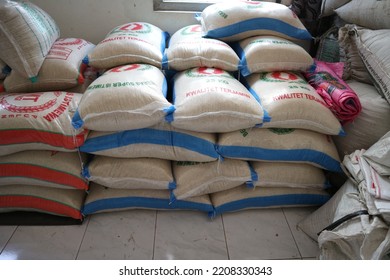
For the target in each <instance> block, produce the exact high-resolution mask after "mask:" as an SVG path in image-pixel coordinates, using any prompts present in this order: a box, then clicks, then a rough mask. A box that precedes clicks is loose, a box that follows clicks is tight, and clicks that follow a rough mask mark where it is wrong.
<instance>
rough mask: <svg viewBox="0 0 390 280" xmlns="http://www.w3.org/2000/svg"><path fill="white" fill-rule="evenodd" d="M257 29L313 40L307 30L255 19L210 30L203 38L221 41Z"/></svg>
mask: <svg viewBox="0 0 390 280" xmlns="http://www.w3.org/2000/svg"><path fill="white" fill-rule="evenodd" d="M257 29H261V30H270V31H275V32H279V33H281V34H285V35H287V36H289V37H292V38H296V39H301V40H311V39H312V36H311V35H310V33H309V32H308V31H307V30H306V29H300V28H297V27H295V26H292V25H290V24H288V23H286V22H284V21H281V20H278V19H274V18H253V19H248V20H244V21H240V22H237V23H234V24H231V25H228V26H224V27H220V28H216V29H213V30H209V31H207V33H206V34H205V35H204V36H203V37H209V38H216V39H219V38H225V37H230V36H234V35H237V34H241V33H244V32H247V31H252V30H257ZM259 35H260V34H259Z"/></svg>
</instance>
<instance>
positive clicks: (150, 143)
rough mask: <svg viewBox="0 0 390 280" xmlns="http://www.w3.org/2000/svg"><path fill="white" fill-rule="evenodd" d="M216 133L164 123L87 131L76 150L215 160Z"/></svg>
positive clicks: (123, 155)
mask: <svg viewBox="0 0 390 280" xmlns="http://www.w3.org/2000/svg"><path fill="white" fill-rule="evenodd" d="M216 141H217V135H216V134H215V133H202V132H195V131H189V130H182V129H178V128H174V127H172V126H171V125H169V124H168V123H161V124H158V125H155V126H152V127H148V128H142V129H134V130H126V131H118V132H99V131H91V133H89V135H88V138H87V140H86V141H85V143H84V145H83V146H82V147H80V150H81V151H83V152H86V153H90V154H95V155H103V156H108V157H116V158H139V157H152V158H160V159H168V160H175V161H197V162H209V161H214V160H217V159H218V157H219V155H218V153H217V151H216V150H215V145H216Z"/></svg>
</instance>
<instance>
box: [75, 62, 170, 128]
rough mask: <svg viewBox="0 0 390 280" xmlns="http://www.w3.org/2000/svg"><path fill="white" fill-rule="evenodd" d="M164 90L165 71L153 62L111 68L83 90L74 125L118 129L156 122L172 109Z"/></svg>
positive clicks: (76, 126) (165, 84)
mask: <svg viewBox="0 0 390 280" xmlns="http://www.w3.org/2000/svg"><path fill="white" fill-rule="evenodd" d="M166 92H167V83H166V80H165V77H164V74H163V73H162V72H161V70H159V69H158V68H156V67H154V66H152V65H147V64H130V65H123V66H119V67H116V68H113V69H110V70H109V71H107V72H105V73H104V74H103V75H102V76H100V77H99V78H97V79H96V80H95V81H94V82H93V83H92V84H91V85H90V86H89V87H88V89H87V91H86V92H85V93H84V94H83V98H82V100H81V102H80V106H79V108H78V109H77V112H76V114H75V116H74V117H73V122H72V123H73V126H74V127H75V128H80V127H85V128H88V129H91V130H97V131H120V130H128V129H137V128H144V127H148V126H152V125H155V124H157V123H159V122H161V121H163V120H164V117H165V115H166V114H167V113H169V112H170V111H172V110H173V106H172V104H170V103H169V102H168V101H167V99H166V98H165V96H166Z"/></svg>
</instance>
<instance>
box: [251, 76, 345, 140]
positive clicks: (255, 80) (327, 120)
mask: <svg viewBox="0 0 390 280" xmlns="http://www.w3.org/2000/svg"><path fill="white" fill-rule="evenodd" d="M245 83H246V84H247V87H248V88H249V90H250V91H251V92H253V93H254V94H256V95H257V96H258V97H259V99H260V102H261V104H262V106H263V108H264V110H266V111H267V113H268V115H269V117H270V119H271V120H270V121H269V122H266V123H264V124H263V125H262V127H277V128H299V129H307V130H313V131H316V132H320V133H324V134H329V135H339V134H343V130H342V127H341V124H340V122H339V121H338V120H337V118H336V117H335V116H334V114H333V113H332V111H330V110H329V109H328V108H327V106H326V103H325V102H324V100H323V99H322V97H321V96H320V95H319V94H318V93H317V92H316V90H315V89H314V88H313V87H312V86H311V85H309V84H308V82H307V81H306V80H305V79H304V78H303V77H302V76H301V75H299V74H298V73H294V72H279V71H277V72H264V73H259V74H252V75H250V76H248V77H246V78H245Z"/></svg>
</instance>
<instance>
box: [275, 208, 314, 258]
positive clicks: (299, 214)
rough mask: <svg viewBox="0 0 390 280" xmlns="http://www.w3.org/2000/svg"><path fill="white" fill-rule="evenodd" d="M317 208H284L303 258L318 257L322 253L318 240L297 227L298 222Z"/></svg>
mask: <svg viewBox="0 0 390 280" xmlns="http://www.w3.org/2000/svg"><path fill="white" fill-rule="evenodd" d="M316 209H317V208H314V207H300V208H283V211H284V214H285V216H286V219H287V222H288V224H289V225H290V229H291V232H292V234H293V236H294V239H295V242H296V243H297V246H298V249H299V252H300V253H301V256H302V257H303V258H316V257H317V256H318V255H319V253H320V249H319V247H318V244H317V242H315V241H314V240H313V239H311V238H310V237H309V236H307V235H306V234H305V233H304V232H303V231H302V230H300V229H299V228H298V227H297V224H298V223H299V222H300V221H302V220H303V219H304V218H306V217H307V216H309V215H310V214H311V213H313V212H314V211H315V210H316Z"/></svg>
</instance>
